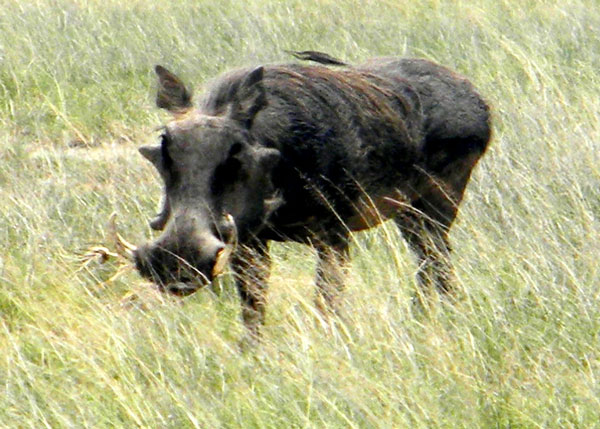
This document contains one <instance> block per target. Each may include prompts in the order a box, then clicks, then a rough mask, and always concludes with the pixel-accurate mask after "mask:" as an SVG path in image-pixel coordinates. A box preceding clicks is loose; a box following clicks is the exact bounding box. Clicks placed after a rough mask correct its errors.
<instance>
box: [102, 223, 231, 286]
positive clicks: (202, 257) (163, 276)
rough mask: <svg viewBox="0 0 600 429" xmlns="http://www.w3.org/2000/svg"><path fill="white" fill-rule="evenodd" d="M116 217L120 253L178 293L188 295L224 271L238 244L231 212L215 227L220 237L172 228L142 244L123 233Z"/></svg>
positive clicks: (159, 282) (157, 282)
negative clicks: (153, 239)
mask: <svg viewBox="0 0 600 429" xmlns="http://www.w3.org/2000/svg"><path fill="white" fill-rule="evenodd" d="M115 217H116V215H115V214H113V216H111V220H110V225H111V227H110V228H111V230H112V231H111V234H112V235H113V239H114V240H115V243H116V247H117V251H118V253H119V254H121V255H122V256H124V257H125V258H127V259H129V260H131V261H132V262H133V263H134V264H135V266H136V268H137V269H138V271H139V272H140V274H142V276H144V277H146V278H148V279H150V280H152V281H153V282H155V283H156V284H158V285H159V287H160V288H161V289H162V290H165V291H167V292H171V293H174V294H176V295H189V294H191V293H193V292H195V291H196V290H198V289H199V288H200V287H202V286H203V285H205V284H207V283H209V282H210V281H212V280H213V278H215V277H216V276H218V275H219V274H221V273H222V272H223V270H224V269H225V267H226V265H227V263H228V261H229V257H230V256H231V253H232V252H233V250H234V249H235V246H236V244H237V230H236V228H235V222H234V219H233V218H232V217H231V216H230V215H225V216H224V217H223V219H222V221H221V222H220V225H219V228H218V229H216V230H215V231H217V232H218V233H219V237H217V236H215V235H214V234H213V233H212V232H211V231H205V232H197V231H194V230H193V229H188V228H180V229H178V228H172V229H170V230H168V231H165V233H164V234H163V235H161V236H160V237H159V238H157V239H156V240H155V241H153V242H150V243H146V244H143V245H141V246H139V247H136V246H134V245H132V244H131V243H129V242H127V241H126V240H124V239H123V237H121V235H120V234H119V233H118V232H117V230H116V224H115Z"/></svg>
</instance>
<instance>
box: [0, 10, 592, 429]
mask: <svg viewBox="0 0 600 429" xmlns="http://www.w3.org/2000/svg"><path fill="white" fill-rule="evenodd" d="M598 29H600V7H599V6H598V3H597V0H560V1H559V0H555V1H552V0H543V1H542V0H540V1H532V0H521V1H510V0H472V1H451V0H425V1H421V2H408V1H401V0H385V1H376V0H367V1H365V0H336V1H331V0H289V1H281V2H270V1H266V0H248V1H245V2H241V1H239V2H238V1H234V0H224V1H208V0H184V1H180V2H152V1H146V0H134V1H128V2H125V1H120V0H103V1H94V0H87V1H86V0H70V1H69V0H52V1H45V0H29V1H17V0H0V141H1V145H0V248H1V249H2V253H1V255H0V351H1V359H0V389H1V394H0V426H2V427H7V428H16V427H19V428H27V427H29V428H41V427H52V428H56V427H90V428H103V427H106V428H109V427H110V428H112V427H119V428H131V427H153V428H154V427H156V428H158V427H160V428H163V427H169V428H187V427H190V428H191V427H201V428H218V427H224V428H230V427H231V428H235V427H239V428H283V427H286V428H287V427H290V428H291V427H298V428H300V427H302V428H325V427H327V428H337V427H339V428H349V427H350V428H352V427H355V428H370V427H373V428H379V427H381V428H402V427H412V428H435V427H452V428H454V427H459V428H460V427H464V428H476V427H490V428H509V427H510V428H515V427H518V428H537V427H540V428H541V427H556V428H570V427H572V428H589V427H600V423H598V422H600V381H599V380H600V302H599V299H600V270H599V267H600V265H599V263H598V257H599V255H600V167H599V166H600V146H599V145H600V122H599V120H598V118H600V73H598V70H599V69H600V38H599V37H598ZM286 49H296V50H303V49H316V50H323V51H326V52H329V53H331V54H332V55H334V56H338V57H340V58H344V59H347V60H349V61H354V62H358V61H362V60H365V59H367V58H369V57H372V56H378V55H399V56H418V57H426V58H430V59H433V60H436V61H438V62H440V63H443V64H445V65H448V66H450V67H452V68H454V69H456V70H458V71H459V72H461V73H463V74H465V75H467V76H469V77H470V78H471V80H472V81H473V82H474V83H475V85H476V86H477V87H478V88H479V89H480V91H481V93H482V94H484V95H485V97H486V98H487V99H488V100H489V102H490V103H491V104H492V105H493V106H494V121H495V126H494V129H495V136H494V140H493V143H492V146H491V148H490V150H489V152H488V154H487V155H486V156H485V158H484V159H483V160H482V162H481V163H480V165H479V166H478V167H477V169H476V171H475V174H474V177H473V180H472V182H471V184H470V186H469V188H468V191H467V195H466V199H465V201H464V204H463V206H462V210H461V213H460V215H459V219H458V221H457V223H456V225H455V228H454V230H453V232H452V235H451V238H452V242H453V245H454V248H455V250H456V251H455V254H454V256H453V258H454V263H455V265H456V270H457V277H458V279H459V289H460V290H461V293H462V294H463V296H464V297H463V299H462V300H461V301H459V302H458V303H455V304H449V303H447V302H436V303H435V304H434V305H433V307H432V310H431V311H430V312H422V311H418V310H417V309H416V308H415V307H413V306H412V305H411V303H410V298H411V296H412V295H413V294H414V293H415V291H416V284H415V281H414V273H415V271H416V269H417V267H416V266H415V264H414V262H413V260H412V259H411V255H410V253H409V252H408V251H407V249H406V246H405V244H404V242H403V241H402V240H401V238H400V237H399V236H398V234H397V232H396V231H395V229H394V228H393V227H392V225H384V226H383V227H381V228H379V229H378V230H374V231H370V232H367V233H361V234H358V235H357V236H356V241H355V244H354V245H353V251H352V253H353V263H352V266H351V274H350V279H349V282H348V288H347V295H346V297H347V299H346V302H345V305H344V321H343V322H342V321H340V322H339V323H336V324H335V325H334V326H329V327H327V326H323V324H322V323H320V321H319V319H318V317H317V316H316V313H315V310H314V307H313V305H312V297H313V289H312V275H313V272H312V270H313V268H314V267H313V264H312V263H311V259H312V253H311V251H310V250H309V249H307V248H304V247H302V246H295V245H274V246H273V248H272V250H273V253H274V255H275V264H274V273H273V275H272V278H271V292H270V302H269V308H268V315H267V326H266V328H265V338H264V343H263V344H262V345H261V346H260V347H259V348H258V349H257V350H256V351H254V352H251V353H241V352H240V351H239V349H238V341H239V339H240V337H241V336H242V334H243V329H242V326H241V324H240V321H239V312H238V310H239V308H238V301H237V296H236V292H235V290H234V288H233V286H232V284H231V282H230V280H229V279H227V278H224V279H223V280H222V281H221V282H220V283H219V284H217V285H215V286H213V287H212V288H208V289H206V290H204V291H201V292H199V293H197V294H195V295H193V296H192V297H190V298H188V299H185V300H184V301H183V303H181V301H179V300H175V299H171V298H168V297H163V296H160V295H158V294H157V293H155V292H154V291H153V290H152V288H150V287H149V285H148V284H147V283H145V282H144V281H143V280H141V279H140V277H139V276H138V275H137V274H136V273H135V272H132V271H128V270H127V268H126V267H120V266H119V263H118V262H117V261H111V262H108V263H107V264H104V265H100V264H98V263H97V262H96V261H92V262H90V263H89V264H87V265H83V264H82V262H81V259H80V256H81V255H82V254H84V253H85V252H86V250H87V249H88V248H89V247H91V246H94V245H98V244H102V243H105V242H106V236H105V235H106V231H107V219H108V216H109V214H110V213H111V212H112V211H117V212H118V213H119V214H120V223H121V227H122V230H123V232H124V233H125V235H127V236H128V238H129V239H130V240H132V241H134V242H140V241H142V240H143V239H145V238H147V237H149V236H150V235H151V232H150V230H149V228H148V226H147V220H148V218H149V217H150V216H151V215H153V214H154V210H155V207H156V204H157V201H158V198H159V193H160V188H159V182H158V178H157V176H156V174H155V173H154V171H153V170H152V168H151V166H150V165H148V163H146V162H144V160H143V159H142V158H141V157H140V156H139V155H138V154H137V152H136V147H137V146H139V145H141V144H144V143H148V142H150V141H152V140H154V139H155V138H156V133H155V132H154V131H153V130H154V128H155V127H156V126H157V125H159V124H160V123H161V120H162V119H164V118H163V117H162V113H159V112H158V111H157V109H156V108H155V107H154V101H153V98H154V88H155V82H154V80H155V78H154V75H153V71H152V67H153V65H154V64H156V63H160V64H164V65H165V66H167V67H169V68H171V69H173V70H174V71H176V72H177V73H178V74H180V75H181V76H182V77H183V78H184V79H185V80H186V81H187V82H188V83H190V84H191V85H193V86H195V87H196V88H197V92H201V87H202V84H203V83H204V82H206V81H207V80H208V79H210V78H212V77H214V76H216V75H218V74H219V73H221V72H223V71H225V70H227V69H231V68H234V67H237V66H241V65H248V64H258V63H265V62H278V61H288V60H290V58H289V56H288V55H287V54H285V53H284V50H286ZM119 270H121V271H119ZM115 274H118V275H116V277H115ZM113 277H114V278H113ZM135 297H137V298H136V299H134V298H135Z"/></svg>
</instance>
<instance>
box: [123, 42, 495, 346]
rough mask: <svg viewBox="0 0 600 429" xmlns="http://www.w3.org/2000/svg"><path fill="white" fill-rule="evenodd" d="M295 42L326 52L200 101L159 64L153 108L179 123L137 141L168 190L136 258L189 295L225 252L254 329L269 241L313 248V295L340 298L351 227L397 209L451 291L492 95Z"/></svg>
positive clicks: (431, 273) (459, 81) (422, 67)
mask: <svg viewBox="0 0 600 429" xmlns="http://www.w3.org/2000/svg"><path fill="white" fill-rule="evenodd" d="M296 55H297V56H299V57H301V58H303V59H308V60H313V61H315V62H317V63H321V64H316V65H301V64H284V65H265V66H259V67H256V68H245V69H240V70H236V71H233V72H230V73H227V74H225V75H223V76H221V77H219V78H218V79H216V80H215V81H214V82H213V83H212V85H210V87H209V88H208V89H207V90H206V92H205V94H204V96H203V97H202V98H201V99H200V100H199V102H198V103H197V107H193V105H192V100H191V99H192V97H191V95H190V92H189V91H188V89H186V87H185V86H184V84H183V83H182V82H181V80H180V79H179V78H177V77H176V76H175V75H174V74H172V73H171V72H169V71H168V70H166V69H165V68H163V67H161V66H157V67H156V73H157V75H158V80H159V88H158V95H157V105H158V107H160V108H163V109H166V110H168V111H169V112H171V113H172V115H173V120H172V121H170V122H169V123H168V124H167V125H166V126H165V127H164V128H163V133H162V135H161V137H160V143H159V144H157V145H154V146H144V147H141V148H140V152H141V154H142V155H143V156H144V157H146V158H147V159H148V160H149V161H150V162H152V164H154V166H155V167H156V168H157V170H158V172H159V173H160V176H161V177H162V180H163V181H164V197H163V203H162V209H161V211H160V213H159V214H158V216H157V217H156V218H155V219H154V220H152V222H151V226H152V227H153V228H154V229H157V230H163V233H162V235H160V237H158V238H157V239H156V240H154V241H152V242H150V243H147V244H143V245H141V246H139V247H137V248H133V247H131V248H130V254H131V256H132V257H133V259H134V261H135V264H136V267H137V269H138V270H139V272H140V273H141V274H142V276H144V277H147V278H149V279H152V280H153V281H154V282H156V283H157V284H158V285H159V287H160V288H161V289H162V290H165V291H169V292H171V293H174V294H179V295H185V294H189V293H192V292H194V291H196V290H197V289H198V288H199V287H201V286H202V285H203V284H206V283H208V282H210V281H211V280H212V279H213V278H214V277H215V276H216V275H218V274H219V273H220V272H221V271H222V270H223V268H224V266H225V265H226V262H227V261H228V260H229V261H230V262H231V268H232V270H233V272H234V274H235V279H236V282H237V287H238V289H239V294H240V297H241V301H242V310H243V311H242V314H243V320H244V322H245V323H246V325H247V326H248V328H249V329H250V332H251V333H253V334H258V331H259V327H260V325H261V324H262V323H263V320H264V315H265V292H266V280H267V276H268V272H269V263H270V261H269V256H268V251H267V243H268V242H269V241H270V240H276V241H287V240H291V241H297V242H302V243H310V244H312V245H314V246H315V248H316V251H317V254H318V264H317V276H316V284H317V290H318V293H317V303H318V304H319V306H320V308H322V309H327V308H335V301H336V300H337V298H338V296H339V292H340V289H341V288H342V285H343V265H344V261H345V260H346V259H347V256H348V241H349V233H350V232H351V231H358V230H362V229H365V228H370V227H372V226H374V225H377V224H379V223H380V222H381V221H383V220H385V219H393V220H394V221H395V222H396V224H397V225H398V227H399V228H400V230H401V232H402V234H403V236H404V237H405V238H406V240H407V241H408V243H409V245H410V247H411V249H412V250H413V251H414V253H415V254H416V257H417V259H418V262H419V265H420V270H419V273H418V276H419V280H420V283H421V284H423V285H424V286H425V287H427V288H428V289H430V288H431V286H435V287H436V288H437V290H438V291H440V292H443V293H446V292H449V291H450V290H451V288H452V274H451V267H450V263H449V260H448V254H449V251H450V247H449V245H448V229H449V227H450V225H451V224H452V221H453V220H454V218H455V216H456V213H457V208H458V205H459V203H460V201H461V199H462V197H463V193H464V190H465V186H466V184H467V182H468V180H469V177H470V176H471V171H472V169H473V167H474V166H475V164H476V163H477V161H478V160H479V158H480V157H481V156H482V155H483V153H484V152H485V150H486V147H487V144H488V141H489V139H490V115H489V109H488V106H487V105H486V103H485V102H484V101H483V100H482V98H481V97H480V96H479V94H478V93H477V92H476V91H475V89H474V88H473V85H472V84H471V83H470V82H469V81H468V80H467V79H465V78H464V77H462V76H460V75H458V74H456V73H453V72H451V71H450V70H448V69H446V68H444V67H442V66H440V65H437V64H434V63H432V62H430V61H426V60H421V59H398V58H375V59H372V60H370V61H368V62H366V63H365V64H363V65H359V66H350V65H347V64H344V63H343V62H341V61H339V60H336V59H334V58H332V57H329V56H328V55H326V54H322V53H317V52H312V51H308V52H303V53H296ZM325 64H327V65H336V66H335V67H327V66H326V65H325Z"/></svg>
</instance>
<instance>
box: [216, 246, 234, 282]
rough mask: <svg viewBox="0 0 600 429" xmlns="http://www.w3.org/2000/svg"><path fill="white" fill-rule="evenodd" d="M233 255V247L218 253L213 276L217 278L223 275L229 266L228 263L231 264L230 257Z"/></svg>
mask: <svg viewBox="0 0 600 429" xmlns="http://www.w3.org/2000/svg"><path fill="white" fill-rule="evenodd" d="M232 253H233V246H227V247H225V248H223V249H221V250H219V252H218V253H217V260H216V261H215V265H214V267H213V269H212V276H213V277H217V276H218V275H219V274H221V273H223V270H224V269H225V267H226V266H227V262H229V257H230V256H231V254H232Z"/></svg>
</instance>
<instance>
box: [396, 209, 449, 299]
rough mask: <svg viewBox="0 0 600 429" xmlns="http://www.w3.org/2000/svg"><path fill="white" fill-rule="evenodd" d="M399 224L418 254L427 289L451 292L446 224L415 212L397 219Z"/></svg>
mask: <svg viewBox="0 0 600 429" xmlns="http://www.w3.org/2000/svg"><path fill="white" fill-rule="evenodd" d="M396 223H397V224H398V226H399V227H400V230H401V231H402V235H403V236H404V238H405V239H406V240H407V241H408V244H409V245H410V248H411V249H412V250H413V252H414V253H415V255H416V256H417V263H418V264H419V271H418V273H417V279H418V281H419V284H420V285H421V287H422V288H423V290H424V292H425V293H426V294H428V293H430V292H431V291H432V290H437V291H438V292H441V293H444V294H447V293H450V292H452V291H453V283H454V281H453V278H454V274H453V270H452V265H451V264H450V244H449V243H448V230H447V227H446V226H445V225H443V224H441V223H440V222H436V221H434V220H432V219H428V218H426V217H425V216H423V215H419V214H414V213H411V214H405V215H403V216H401V217H399V218H397V219H396Z"/></svg>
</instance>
